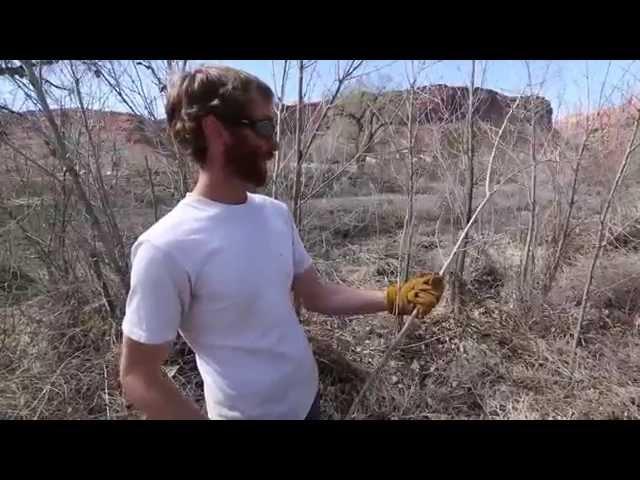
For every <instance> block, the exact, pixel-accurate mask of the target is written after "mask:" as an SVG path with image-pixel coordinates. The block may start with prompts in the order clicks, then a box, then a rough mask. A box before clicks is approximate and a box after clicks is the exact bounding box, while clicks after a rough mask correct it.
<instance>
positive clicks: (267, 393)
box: [120, 67, 442, 419]
mask: <svg viewBox="0 0 640 480" xmlns="http://www.w3.org/2000/svg"><path fill="white" fill-rule="evenodd" d="M166 114H167V122H168V125H169V129H170V132H171V134H172V135H173V137H174V138H175V140H176V141H177V142H178V144H180V145H182V146H184V147H186V148H188V149H189V150H190V153H191V156H192V157H193V160H194V161H195V162H196V163H197V164H198V167H199V176H198V180H197V184H196V186H195V188H194V189H193V191H192V192H190V193H189V194H187V195H186V197H185V198H184V199H182V200H181V201H180V202H179V203H178V204H177V205H176V207H175V208H174V209H173V210H172V211H171V212H169V213H168V214H167V215H166V216H164V217H163V218H162V219H160V220H159V221H158V222H157V223H156V224H155V225H153V226H152V227H151V228H150V229H148V230H147V231H146V232H144V233H143V234H142V235H141V236H140V237H139V238H138V239H137V241H136V242H135V244H134V245H133V247H132V271H131V290H130V292H129V296H128V299H127V305H126V314H125V318H124V320H123V325H122V328H123V333H124V337H123V345H122V358H121V366H120V379H121V382H122V386H123V391H124V395H125V398H126V399H127V400H128V401H129V402H131V403H132V404H133V405H134V406H135V407H136V408H137V409H139V410H140V411H142V412H143V414H144V415H145V416H146V418H149V419H206V418H210V419H309V418H318V371H317V365H316V363H315V359H314V357H313V353H312V350H311V348H310V344H309V342H308V340H307V338H306V336H305V332H304V330H303V328H302V326H301V325H300V322H299V320H298V318H297V316H296V312H295V308H294V306H293V302H292V299H291V292H292V290H293V292H294V293H295V295H296V296H297V297H298V298H299V299H300V300H301V302H302V304H303V305H304V307H305V308H306V309H308V310H310V311H314V312H319V313H324V314H328V315H346V314H366V313H375V312H384V311H387V312H391V313H395V312H399V313H402V314H409V313H411V312H412V311H413V309H414V308H416V307H417V308H418V309H419V315H420V317H422V316H424V315H426V314H427V313H428V312H429V311H430V310H431V309H432V308H433V307H434V306H435V305H436V304H437V303H438V301H439V299H440V296H441V295H442V280H441V278H440V277H439V276H437V275H431V274H425V275H422V276H419V277H416V278H414V279H412V280H411V281H410V282H407V283H406V284H404V285H402V288H400V289H397V288H395V286H391V287H389V288H388V289H386V290H382V291H378V290H360V289H354V288H349V287H345V286H342V285H334V284H327V283H324V282H322V281H321V280H320V279H319V277H318V276H317V275H316V273H315V271H314V269H313V267H312V260H311V258H310V256H309V255H308V253H307V252H306V250H305V248H304V246H303V245H302V242H301V240H300V236H299V234H298V230H297V228H296V226H295V224H294V222H293V219H292V216H291V214H290V211H289V209H288V208H287V206H286V205H285V204H284V203H282V202H279V201H276V200H274V199H271V198H269V197H266V196H263V195H258V194H254V193H251V190H252V189H253V188H255V187H258V188H259V187H261V186H263V185H265V183H266V180H267V161H269V160H270V159H271V158H272V157H273V153H274V151H275V150H276V147H277V146H276V144H275V142H274V130H275V128H274V120H273V93H272V91H271V89H270V88H269V87H268V86H267V85H266V84H265V83H263V82H262V81H260V80H259V79H257V78H256V77H254V76H251V75H249V74H247V73H245V72H242V71H238V70H235V69H232V68H228V67H206V68H200V69H197V70H195V71H193V72H187V73H184V74H182V75H181V76H180V77H179V78H178V79H177V81H176V82H174V84H173V85H172V86H171V87H170V89H169V91H168V94H167V103H166ZM178 333H180V334H181V335H182V336H183V338H184V339H185V341H186V342H187V343H188V344H189V346H190V347H191V348H192V350H193V351H194V353H195V356H196V361H197V366H198V370H199V372H200V374H201V376H202V380H203V383H204V394H205V401H206V409H207V415H204V414H203V413H202V412H201V411H200V410H199V409H198V408H197V406H196V405H195V404H194V403H193V402H191V401H190V400H188V399H187V398H185V397H184V396H182V395H181V393H180V392H179V390H178V389H177V388H176V386H175V385H174V384H173V383H172V382H171V381H170V379H168V378H167V377H166V376H165V375H164V374H163V371H162V369H161V366H162V364H163V363H164V362H165V361H166V359H167V357H168V355H169V353H170V348H171V343H172V342H173V341H174V340H175V338H176V335H177V334H178Z"/></svg>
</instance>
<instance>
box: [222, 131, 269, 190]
mask: <svg viewBox="0 0 640 480" xmlns="http://www.w3.org/2000/svg"><path fill="white" fill-rule="evenodd" d="M225 153H226V165H227V169H228V170H229V171H230V172H231V173H232V174H233V175H234V176H235V177H237V178H238V179H240V180H242V181H243V182H246V183H248V184H250V185H252V186H254V187H256V188H261V187H263V186H265V184H266V183H267V162H268V161H269V160H271V159H272V158H273V153H274V148H267V149H265V148H264V147H263V148H261V147H260V146H258V145H255V144H252V142H251V140H249V139H248V138H243V136H242V135H240V134H232V136H231V142H230V143H229V145H227V148H226V152H225Z"/></svg>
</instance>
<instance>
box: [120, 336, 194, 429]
mask: <svg viewBox="0 0 640 480" xmlns="http://www.w3.org/2000/svg"><path fill="white" fill-rule="evenodd" d="M169 352H170V345H169V344H161V345H148V344H143V343H139V342H136V341H134V340H132V339H130V338H129V337H127V336H126V335H125V336H124V340H123V344H122V356H121V361H120V382H121V384H122V388H123V390H124V396H125V398H126V400H127V401H128V402H131V403H133V405H135V407H136V408H138V409H139V410H140V411H142V412H143V413H144V415H145V417H146V418H147V419H148V420H206V419H207V417H206V416H205V415H203V414H202V412H200V409H198V407H197V406H196V405H195V404H194V403H193V402H191V401H190V400H188V399H187V398H185V397H184V396H183V395H182V394H181V393H180V391H179V390H178V388H177V387H176V386H175V384H174V383H173V382H172V381H171V379H169V378H168V377H167V376H166V375H165V374H164V372H163V371H162V368H161V367H162V364H163V363H164V362H165V361H166V359H167V357H168V356H169Z"/></svg>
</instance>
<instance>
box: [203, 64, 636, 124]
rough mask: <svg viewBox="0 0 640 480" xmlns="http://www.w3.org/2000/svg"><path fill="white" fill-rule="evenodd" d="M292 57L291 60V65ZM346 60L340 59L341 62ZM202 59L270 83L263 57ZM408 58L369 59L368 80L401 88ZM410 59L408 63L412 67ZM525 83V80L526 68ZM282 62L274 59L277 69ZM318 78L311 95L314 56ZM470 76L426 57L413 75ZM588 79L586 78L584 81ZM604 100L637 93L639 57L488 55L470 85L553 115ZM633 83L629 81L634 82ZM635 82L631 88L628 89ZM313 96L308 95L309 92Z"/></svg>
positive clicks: (446, 79)
mask: <svg viewBox="0 0 640 480" xmlns="http://www.w3.org/2000/svg"><path fill="white" fill-rule="evenodd" d="M295 62H297V61H294V66H295V65H296V63H295ZM346 62H347V61H344V60H342V61H341V63H342V64H344V63H346ZM202 63H223V64H226V65H230V66H234V67H237V68H241V69H245V70H247V71H249V72H251V73H254V74H256V75H258V76H259V77H261V78H262V79H264V80H267V81H269V82H270V84H273V62H272V61H269V60H220V61H203V62H202ZM411 63H412V62H410V61H405V60H401V61H394V60H388V61H370V62H367V64H366V65H365V67H366V68H365V70H367V71H371V72H372V73H371V75H370V78H371V80H372V81H373V83H374V85H381V84H382V85H386V86H389V85H391V86H393V87H396V86H398V87H402V86H406V85H407V84H408V80H407V79H408V78H409V76H410V72H411ZM413 63H414V68H417V67H416V66H415V65H416V63H417V62H413ZM527 63H528V64H529V71H530V72H531V83H530V82H529V73H528V72H529V71H528V69H527ZM281 64H282V61H280V60H278V61H276V68H277V70H278V71H280V70H281V68H282V67H281ZM314 73H315V75H316V76H317V77H320V79H321V80H319V81H318V82H317V83H318V86H317V89H316V91H315V92H314V93H315V96H318V93H319V92H320V91H321V90H322V88H323V87H324V88H327V87H328V86H330V85H331V81H332V79H333V78H335V61H327V60H323V61H319V62H318V64H317V66H316V71H315V72H314ZM470 77H471V61H459V60H444V61H438V62H433V61H427V62H426V68H424V70H423V71H422V72H421V74H420V75H419V80H421V81H419V82H418V83H419V84H422V85H425V84H430V83H445V84H448V85H458V86H460V85H468V83H469V80H470ZM587 79H588V81H587ZM605 79H606V84H605V85H606V88H605V89H604V90H603V103H604V105H614V104H617V103H620V102H621V101H622V100H623V97H624V96H625V95H626V94H627V93H628V92H630V91H635V92H640V62H639V61H636V60H614V61H606V60H556V61H548V60H545V61H538V60H533V61H525V60H493V61H482V60H478V61H476V75H475V84H476V85H477V86H482V87H485V88H491V89H493V90H497V91H499V92H501V93H505V94H508V95H518V94H520V93H522V92H523V91H524V92H525V93H526V94H530V93H537V94H540V95H542V96H544V97H546V98H547V99H548V100H549V101H550V102H551V104H552V107H553V109H554V114H557V115H562V116H563V115H566V114H571V113H575V112H578V111H585V110H587V108H588V107H589V105H591V107H595V106H596V105H597V103H598V99H599V97H600V92H601V86H602V85H603V82H604V81H605ZM296 82H297V77H296V72H295V70H294V72H293V73H292V75H291V78H290V79H289V83H288V85H287V94H286V95H285V97H286V98H287V100H288V101H290V102H293V101H295V99H296V94H297V83H296ZM634 84H635V85H634ZM634 87H635V88H634ZM312 96H314V95H312Z"/></svg>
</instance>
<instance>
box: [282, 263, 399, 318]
mask: <svg viewBox="0 0 640 480" xmlns="http://www.w3.org/2000/svg"><path fill="white" fill-rule="evenodd" d="M293 288H294V293H295V295H296V297H298V298H299V299H300V300H301V301H302V303H303V305H304V306H305V308H306V309H307V310H310V311H312V312H317V313H323V314H326V315H358V314H369V313H377V312H386V311H387V308H386V305H385V291H384V290H365V289H358V288H353V287H347V286H344V285H339V284H335V283H324V282H322V280H321V279H320V277H318V274H317V273H316V272H315V269H314V268H313V267H311V268H308V269H307V270H306V271H305V272H304V273H302V274H300V275H298V276H296V277H295V279H294V283H293Z"/></svg>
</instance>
